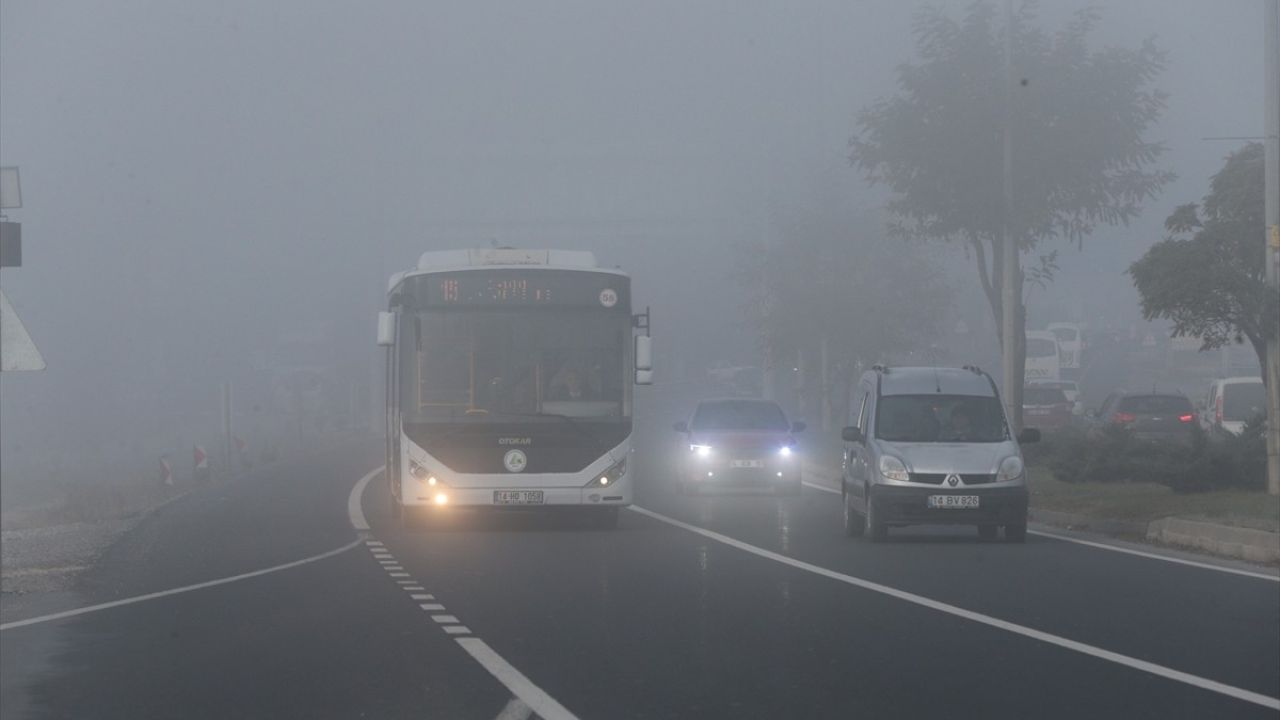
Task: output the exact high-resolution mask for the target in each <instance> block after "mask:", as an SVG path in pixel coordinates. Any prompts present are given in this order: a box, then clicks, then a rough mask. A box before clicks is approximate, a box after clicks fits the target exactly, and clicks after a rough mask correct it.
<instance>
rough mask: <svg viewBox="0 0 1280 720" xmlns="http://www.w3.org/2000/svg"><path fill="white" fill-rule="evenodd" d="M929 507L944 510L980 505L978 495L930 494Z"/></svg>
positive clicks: (963, 508)
mask: <svg viewBox="0 0 1280 720" xmlns="http://www.w3.org/2000/svg"><path fill="white" fill-rule="evenodd" d="M929 507H931V508H939V509H942V510H965V509H971V508H976V507H978V496H977V495H930V496H929Z"/></svg>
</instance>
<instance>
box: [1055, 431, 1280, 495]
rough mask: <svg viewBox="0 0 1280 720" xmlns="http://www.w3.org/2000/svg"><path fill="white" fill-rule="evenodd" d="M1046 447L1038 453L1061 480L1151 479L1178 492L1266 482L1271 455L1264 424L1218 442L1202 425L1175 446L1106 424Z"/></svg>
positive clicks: (1063, 435) (1246, 486)
mask: <svg viewBox="0 0 1280 720" xmlns="http://www.w3.org/2000/svg"><path fill="white" fill-rule="evenodd" d="M1047 445H1048V446H1047V447H1046V448H1044V449H1043V450H1042V451H1041V453H1040V454H1041V455H1042V456H1043V457H1044V463H1045V464H1046V465H1047V466H1048V467H1049V470H1050V471H1051V472H1052V473H1053V475H1054V477H1055V478H1057V479H1058V480H1061V481H1063V482H1072V483H1075V482H1103V483H1114V482H1150V483H1158V484H1161V485H1166V486H1168V487H1169V488H1171V489H1173V490H1174V491H1176V492H1205V491H1209V490H1219V489H1227V488H1235V489H1248V490H1255V489H1261V488H1262V487H1264V486H1265V478H1266V462H1267V459H1266V448H1265V443H1264V440H1263V436H1262V426H1261V423H1260V422H1255V423H1250V424H1249V425H1248V426H1246V428H1245V431H1244V432H1243V433H1241V435H1239V436H1231V437H1227V438H1224V439H1223V440H1221V441H1217V442H1215V441H1211V440H1210V439H1209V438H1208V437H1207V436H1206V435H1205V434H1204V432H1203V431H1201V430H1200V428H1199V427H1196V428H1195V429H1194V430H1193V431H1192V439H1191V442H1190V443H1188V444H1186V445H1171V444H1168V443H1154V442H1149V441H1144V440H1139V439H1137V438H1135V437H1134V436H1133V433H1132V432H1130V431H1129V430H1128V429H1127V428H1125V427H1123V426H1114V425H1108V426H1106V427H1104V428H1101V429H1099V430H1098V431H1096V432H1094V433H1092V434H1086V433H1084V432H1081V431H1079V430H1070V431H1064V432H1061V433H1058V434H1057V435H1055V436H1054V437H1053V438H1052V439H1051V440H1050V441H1049V442H1048V443H1047Z"/></svg>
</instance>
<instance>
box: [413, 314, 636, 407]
mask: <svg viewBox="0 0 1280 720" xmlns="http://www.w3.org/2000/svg"><path fill="white" fill-rule="evenodd" d="M629 320H630V318H629V317H627V316H619V315H618V314H616V313H605V312H601V311H599V310H594V309H557V310H555V311H548V310H547V309H522V310H505V309H504V310H496V309H480V310H476V309H443V310H428V311H425V312H419V313H405V314H403V315H402V325H401V330H400V346H401V355H400V392H401V405H400V406H401V412H402V414H403V420H404V422H409V423H420V422H441V421H444V422H486V421H495V422H510V421H512V420H513V419H515V418H529V417H537V416H543V415H546V416H561V417H570V418H584V419H591V420H610V419H622V418H625V417H626V416H628V415H629V414H630V408H629V407H627V404H626V402H625V392H624V390H625V388H626V386H625V384H624V383H623V379H624V377H625V375H626V359H627V354H626V352H625V351H626V348H627V340H628V339H629V337H630V333H631V329H630V323H629Z"/></svg>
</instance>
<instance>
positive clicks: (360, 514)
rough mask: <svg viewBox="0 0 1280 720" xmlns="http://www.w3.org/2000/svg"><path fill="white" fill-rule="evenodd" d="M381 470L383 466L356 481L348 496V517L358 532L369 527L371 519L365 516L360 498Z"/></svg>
mask: <svg viewBox="0 0 1280 720" xmlns="http://www.w3.org/2000/svg"><path fill="white" fill-rule="evenodd" d="M380 472H382V468H375V469H373V470H370V471H369V472H368V473H367V474H366V475H365V476H364V477H362V478H360V479H359V480H358V481H357V482H356V486H355V487H353V488H351V494H350V495H348V496H347V518H348V519H349V520H351V527H353V528H355V530H356V532H361V531H366V530H368V529H369V521H368V520H366V519H365V517H364V508H362V507H360V498H361V497H363V496H364V489H365V487H366V486H368V485H369V481H370V480H372V479H373V478H374V476H376V475H377V474H378V473H380ZM378 544H379V545H381V544H382V543H378Z"/></svg>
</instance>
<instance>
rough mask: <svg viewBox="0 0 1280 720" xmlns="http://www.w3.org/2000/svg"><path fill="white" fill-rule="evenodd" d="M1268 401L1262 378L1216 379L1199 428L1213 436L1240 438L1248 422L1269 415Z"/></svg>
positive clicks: (1202, 413)
mask: <svg viewBox="0 0 1280 720" xmlns="http://www.w3.org/2000/svg"><path fill="white" fill-rule="evenodd" d="M1266 398H1267V393H1266V391H1265V390H1264V389H1263V385H1262V378H1260V377H1230V378H1221V379H1218V380H1214V381H1213V382H1211V383H1209V391H1208V392H1207V393H1205V397H1204V407H1203V408H1201V409H1200V426H1201V427H1203V428H1204V429H1205V431H1206V432H1208V433H1209V434H1211V435H1215V434H1216V435H1223V434H1231V435H1239V434H1240V433H1241V432H1242V431H1243V430H1244V426H1245V423H1247V422H1249V420H1251V419H1253V418H1254V417H1255V416H1257V415H1262V414H1265V413H1266V412H1267V399H1266Z"/></svg>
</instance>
